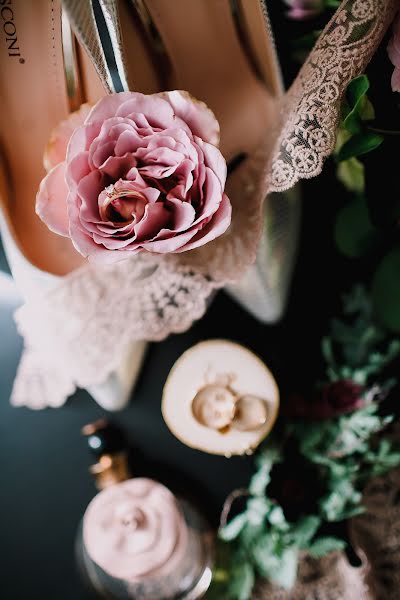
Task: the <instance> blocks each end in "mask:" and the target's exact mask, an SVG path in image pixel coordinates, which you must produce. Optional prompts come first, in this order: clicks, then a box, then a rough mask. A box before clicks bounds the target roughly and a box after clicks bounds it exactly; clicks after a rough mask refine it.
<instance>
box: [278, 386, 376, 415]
mask: <svg viewBox="0 0 400 600" xmlns="http://www.w3.org/2000/svg"><path fill="white" fill-rule="evenodd" d="M364 390H365V388H364V387H363V386H361V385H358V384H357V383H354V381H351V380H350V379H342V380H340V381H334V382H332V383H328V384H327V385H325V386H324V387H323V388H322V389H321V390H319V391H318V392H317V393H316V394H315V395H314V396H313V397H312V398H311V399H306V398H304V397H303V396H292V397H291V398H290V404H289V405H288V406H287V408H286V414H287V415H288V416H291V417H299V418H305V419H311V420H317V421H319V420H324V419H332V418H334V417H338V416H340V415H344V414H346V413H349V412H353V411H354V410H358V409H360V408H362V407H363V406H364V404H365V400H364V397H363V392H364Z"/></svg>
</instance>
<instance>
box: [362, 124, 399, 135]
mask: <svg viewBox="0 0 400 600" xmlns="http://www.w3.org/2000/svg"><path fill="white" fill-rule="evenodd" d="M368 130H369V131H373V132H374V133H381V134H382V135H400V131H399V130H393V129H381V128H379V127H371V126H369V127H368Z"/></svg>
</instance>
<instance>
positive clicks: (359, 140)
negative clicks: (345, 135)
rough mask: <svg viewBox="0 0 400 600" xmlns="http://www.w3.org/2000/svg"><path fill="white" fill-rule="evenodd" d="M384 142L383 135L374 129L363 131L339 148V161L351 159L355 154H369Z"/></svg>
mask: <svg viewBox="0 0 400 600" xmlns="http://www.w3.org/2000/svg"><path fill="white" fill-rule="evenodd" d="M382 142H383V136H382V135H380V134H379V133H374V132H373V131H362V132H360V133H356V134H355V135H353V136H352V137H351V138H350V139H349V140H347V142H345V143H344V144H343V146H342V147H341V148H340V150H338V152H337V154H336V157H337V160H338V161H339V162H342V161H345V160H349V159H351V158H354V157H355V156H361V155H362V154H367V153H368V152H371V151H372V150H375V148H378V146H380V145H381V144H382Z"/></svg>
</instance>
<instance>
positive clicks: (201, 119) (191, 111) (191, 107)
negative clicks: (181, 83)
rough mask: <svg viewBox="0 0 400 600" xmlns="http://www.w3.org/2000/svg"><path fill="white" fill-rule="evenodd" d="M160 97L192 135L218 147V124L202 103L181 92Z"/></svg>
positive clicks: (210, 111) (168, 93)
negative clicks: (185, 124)
mask: <svg viewBox="0 0 400 600" xmlns="http://www.w3.org/2000/svg"><path fill="white" fill-rule="evenodd" d="M160 95H161V97H162V98H165V99H166V100H168V102H169V103H170V104H171V106H172V108H173V110H174V113H175V114H176V115H177V116H178V117H180V118H181V119H182V121H184V122H185V123H187V124H188V125H189V127H190V129H191V130H192V132H193V133H194V135H197V136H199V137H200V138H202V139H203V140H204V141H205V142H209V143H210V144H214V146H218V144H219V135H220V131H219V123H218V121H217V119H216V118H215V115H214V113H213V112H212V110H210V109H209V108H208V106H207V105H206V104H205V103H204V102H200V101H199V100H197V99H196V98H193V96H191V95H190V94H189V93H188V92H185V91H182V90H174V91H172V92H164V93H162V94H160Z"/></svg>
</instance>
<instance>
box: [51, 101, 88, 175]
mask: <svg viewBox="0 0 400 600" xmlns="http://www.w3.org/2000/svg"><path fill="white" fill-rule="evenodd" d="M90 110H91V106H90V104H82V105H81V107H80V108H79V110H77V111H75V112H73V113H71V114H70V115H69V116H68V118H67V119H65V120H64V121H61V123H59V124H58V125H57V127H55V128H54V129H53V131H52V133H51V136H50V140H49V143H48V144H47V146H46V149H45V151H44V156H43V164H44V168H45V169H46V171H50V170H51V169H52V168H53V167H55V166H56V165H58V164H59V163H60V162H63V161H64V160H65V158H66V156H67V147H68V143H69V140H70V139H71V136H72V134H73V133H74V131H75V129H76V128H77V127H80V126H81V125H82V124H83V122H84V121H85V119H86V117H87V115H88V114H89V112H90Z"/></svg>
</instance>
